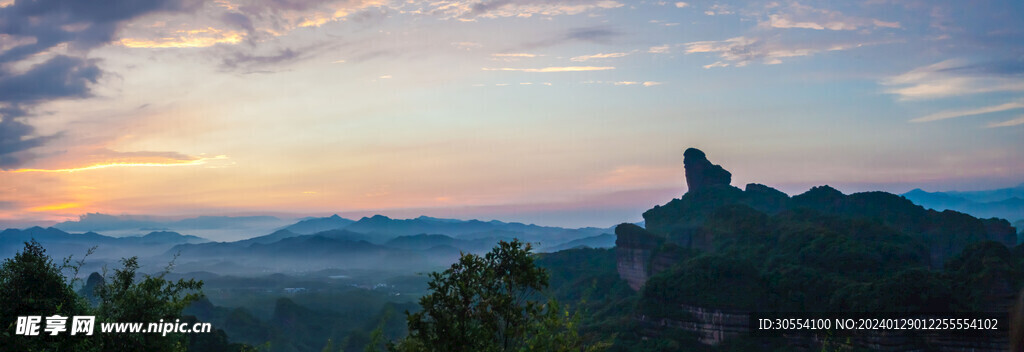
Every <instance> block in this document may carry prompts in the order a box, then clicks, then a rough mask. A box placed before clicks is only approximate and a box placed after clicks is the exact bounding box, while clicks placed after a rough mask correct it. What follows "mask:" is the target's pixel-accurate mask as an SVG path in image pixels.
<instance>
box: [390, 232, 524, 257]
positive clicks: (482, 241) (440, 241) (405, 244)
mask: <svg viewBox="0 0 1024 352" xmlns="http://www.w3.org/2000/svg"><path fill="white" fill-rule="evenodd" d="M503 240H504V241H510V240H512V238H511V237H485V238H474V239H459V238H452V237H449V236H445V235H428V234H419V235H412V236H399V237H395V238H393V239H391V240H389V241H387V242H386V243H385V245H386V246H389V247H394V248H402V249H410V250H427V249H435V250H438V249H437V248H438V247H450V248H453V249H454V250H455V251H456V252H458V251H463V252H465V253H482V252H487V251H490V250H491V248H494V246H495V245H497V244H498V241H503Z"/></svg>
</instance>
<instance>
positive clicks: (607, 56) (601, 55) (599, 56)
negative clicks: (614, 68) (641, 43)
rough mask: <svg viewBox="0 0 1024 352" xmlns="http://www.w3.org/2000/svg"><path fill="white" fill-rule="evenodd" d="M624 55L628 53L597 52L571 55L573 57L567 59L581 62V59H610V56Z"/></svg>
mask: <svg viewBox="0 0 1024 352" xmlns="http://www.w3.org/2000/svg"><path fill="white" fill-rule="evenodd" d="M626 55H629V53H607V54H605V53H599V54H593V55H582V56H576V57H573V58H571V59H569V60H572V61H576V62H583V61H587V60H592V59H610V58H617V57H623V56H626Z"/></svg>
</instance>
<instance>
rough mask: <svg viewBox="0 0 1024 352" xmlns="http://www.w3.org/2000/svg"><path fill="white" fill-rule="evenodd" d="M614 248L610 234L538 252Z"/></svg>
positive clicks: (574, 241) (613, 240) (612, 237)
mask: <svg viewBox="0 0 1024 352" xmlns="http://www.w3.org/2000/svg"><path fill="white" fill-rule="evenodd" d="M612 247H615V235H613V234H610V233H605V234H600V235H597V236H591V237H586V238H580V239H576V240H572V241H569V242H565V243H561V244H557V245H554V246H550V247H544V248H541V249H540V252H558V251H563V250H566V249H573V248H612Z"/></svg>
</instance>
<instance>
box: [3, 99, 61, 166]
mask: <svg viewBox="0 0 1024 352" xmlns="http://www.w3.org/2000/svg"><path fill="white" fill-rule="evenodd" d="M16 114H17V113H14V114H11V113H2V112H0V169H4V170H6V169H9V168H14V167H18V166H19V165H22V164H23V163H24V162H25V161H28V160H30V159H32V158H34V155H33V154H32V153H31V152H30V151H29V150H30V149H32V148H36V147H40V146H42V145H44V144H46V143H47V142H49V141H50V140H52V139H54V138H56V137H57V136H56V135H54V136H39V135H37V134H36V129H35V127H32V126H31V125H28V124H25V123H23V122H21V121H18V119H16V117H15V116H19V115H16Z"/></svg>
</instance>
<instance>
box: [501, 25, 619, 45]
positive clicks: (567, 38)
mask: <svg viewBox="0 0 1024 352" xmlns="http://www.w3.org/2000/svg"><path fill="white" fill-rule="evenodd" d="M620 35H622V32H619V31H616V30H614V29H611V28H608V27H604V26H601V27H581V28H572V29H569V30H568V31H565V32H563V33H560V34H558V35H556V36H553V37H551V38H548V39H544V40H539V41H534V42H528V43H525V44H522V45H520V46H519V47H516V48H511V49H509V50H508V51H517V50H529V49H538V48H545V47H550V46H556V45H560V44H564V43H568V42H589V43H597V44H611V43H612V41H613V40H614V39H615V38H616V37H618V36H620Z"/></svg>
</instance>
